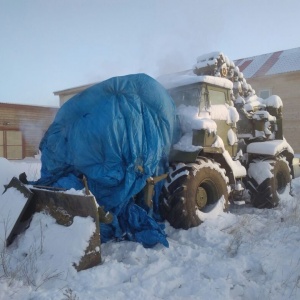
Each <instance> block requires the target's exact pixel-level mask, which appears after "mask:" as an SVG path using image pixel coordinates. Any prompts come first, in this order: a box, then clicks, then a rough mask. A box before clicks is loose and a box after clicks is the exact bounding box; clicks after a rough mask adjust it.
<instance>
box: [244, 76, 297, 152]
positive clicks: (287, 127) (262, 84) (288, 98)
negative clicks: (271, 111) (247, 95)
mask: <svg viewBox="0 0 300 300" xmlns="http://www.w3.org/2000/svg"><path fill="white" fill-rule="evenodd" d="M247 82H249V83H250V84H251V85H252V87H253V88H254V89H255V91H256V94H257V95H259V91H260V90H265V89H270V90H271V93H272V95H278V96H279V97H280V98H281V99H282V102H283V132H284V137H285V138H286V140H287V141H288V143H289V144H290V145H291V146H292V147H293V149H294V151H295V153H300V72H293V73H287V74H283V75H276V76H270V77H264V78H263V77H262V78H252V79H247Z"/></svg>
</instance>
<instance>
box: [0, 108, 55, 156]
mask: <svg viewBox="0 0 300 300" xmlns="http://www.w3.org/2000/svg"><path fill="white" fill-rule="evenodd" d="M57 110H58V108H52V107H39V106H30V105H15V104H4V103H1V104H0V130H5V131H7V130H20V131H21V132H22V136H23V156H24V157H32V156H34V155H35V154H37V153H38V149H39V143H40V141H41V139H42V137H43V135H44V133H45V132H46V130H47V129H48V127H49V125H50V124H51V123H52V121H53V119H54V116H55V114H56V112H57Z"/></svg>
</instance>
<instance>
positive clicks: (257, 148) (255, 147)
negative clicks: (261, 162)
mask: <svg viewBox="0 0 300 300" xmlns="http://www.w3.org/2000/svg"><path fill="white" fill-rule="evenodd" d="M283 150H288V151H289V152H291V153H294V150H293V149H292V147H291V146H290V145H289V143H288V142H287V141H285V140H273V141H266V142H263V143H261V142H256V143H251V144H249V145H248V147H247V152H248V153H255V154H265V155H276V154H278V153H280V152H282V151H283Z"/></svg>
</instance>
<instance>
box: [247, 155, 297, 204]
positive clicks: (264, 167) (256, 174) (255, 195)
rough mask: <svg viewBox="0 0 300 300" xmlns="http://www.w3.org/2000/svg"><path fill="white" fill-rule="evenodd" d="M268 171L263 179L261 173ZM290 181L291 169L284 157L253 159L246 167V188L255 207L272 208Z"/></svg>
mask: <svg viewBox="0 0 300 300" xmlns="http://www.w3.org/2000/svg"><path fill="white" fill-rule="evenodd" d="M265 172H269V176H268V177H267V178H265V179H264V175H263V173H265ZM290 182H291V170H290V167H289V164H288V162H287V160H286V159H285V158H284V157H278V158H277V159H268V160H259V159H257V160H255V161H253V162H252V163H251V164H250V166H249V169H248V182H247V186H248V190H249V194H250V199H251V203H252V205H253V206H254V207H257V208H273V207H276V206H277V205H278V203H279V199H280V194H282V193H284V192H285V190H286V188H288V186H289V183H290Z"/></svg>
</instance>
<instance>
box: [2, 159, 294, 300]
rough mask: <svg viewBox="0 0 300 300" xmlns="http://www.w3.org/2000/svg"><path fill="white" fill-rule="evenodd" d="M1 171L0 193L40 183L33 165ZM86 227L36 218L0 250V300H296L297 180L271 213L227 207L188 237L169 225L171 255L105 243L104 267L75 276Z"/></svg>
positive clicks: (11, 166) (36, 165) (5, 164)
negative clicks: (19, 179)
mask: <svg viewBox="0 0 300 300" xmlns="http://www.w3.org/2000/svg"><path fill="white" fill-rule="evenodd" d="M0 170H1V172H0V194H2V191H3V185H4V184H6V183H8V181H9V180H10V178H11V177H12V176H14V175H18V174H20V173H21V172H23V171H25V172H26V173H27V174H28V175H29V179H37V178H38V177H39V163H38V162H37V161H36V160H27V161H24V162H8V161H7V160H5V159H0ZM2 197H3V196H2ZM0 199H1V196H0ZM89 226H90V224H89V220H84V219H78V220H76V222H75V221H74V223H73V225H72V226H71V227H70V228H66V227H62V226H60V225H57V224H55V222H54V220H53V219H52V218H51V217H50V216H47V215H43V214H35V216H34V219H33V221H32V223H31V226H30V227H29V228H28V229H27V231H26V232H25V233H24V234H22V235H20V236H19V237H18V238H17V239H16V240H15V241H14V243H13V244H12V245H11V246H9V247H8V248H4V247H3V246H1V248H0V249H1V251H0V299H1V300H2V299H22V300H26V299H36V300H40V299H55V300H57V299H69V300H71V299H73V300H75V299H77V300H78V299H114V300H117V299H143V300H146V299H214V300H217V299H222V300H224V299H251V300H252V299H272V300H276V299H300V251H299V248H300V230H299V229H300V228H299V227H300V179H299V178H298V179H294V180H293V181H292V193H291V194H290V193H289V191H286V192H285V193H284V194H282V195H281V201H280V205H279V206H278V207H277V208H276V209H272V210H268V209H264V210H259V209H255V208H252V207H251V206H247V205H246V206H232V207H230V211H229V212H228V213H224V212H221V211H220V212H219V214H217V216H216V217H215V218H212V219H207V220H206V221H205V222H204V223H203V224H201V225H200V226H199V227H197V228H193V229H190V230H188V231H185V230H175V229H173V228H172V227H171V226H169V225H168V224H166V232H167V234H168V241H169V244H170V246H169V248H165V247H164V246H162V245H157V246H155V247H154V248H151V249H145V248H143V246H142V245H140V244H138V243H134V242H128V241H122V242H109V243H106V244H103V245H102V246H101V251H102V260H103V263H102V264H101V265H99V266H97V267H94V268H92V269H89V270H85V271H81V272H76V271H75V269H74V268H73V267H72V266H71V262H72V260H73V259H76V257H77V256H78V254H79V252H80V250H81V249H82V247H84V243H85V240H84V235H85V231H84V229H88V228H89ZM70 236H71V237H72V238H70ZM1 242H2V244H3V241H1Z"/></svg>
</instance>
